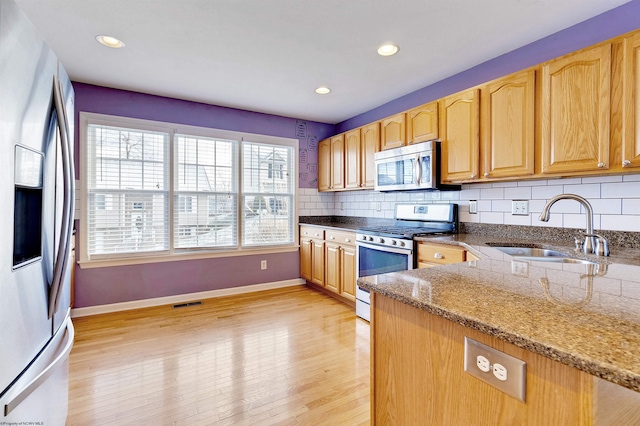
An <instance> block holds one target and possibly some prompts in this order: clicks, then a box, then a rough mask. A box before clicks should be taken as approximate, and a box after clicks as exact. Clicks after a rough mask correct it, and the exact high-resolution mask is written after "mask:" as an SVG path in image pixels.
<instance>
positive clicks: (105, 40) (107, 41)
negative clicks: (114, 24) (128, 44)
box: [96, 35, 124, 49]
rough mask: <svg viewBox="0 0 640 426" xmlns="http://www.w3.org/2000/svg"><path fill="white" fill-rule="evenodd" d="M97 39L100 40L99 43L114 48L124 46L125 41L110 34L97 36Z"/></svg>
mask: <svg viewBox="0 0 640 426" xmlns="http://www.w3.org/2000/svg"><path fill="white" fill-rule="evenodd" d="M96 40H98V43H100V44H101V45H103V46H107V47H111V48H113V49H120V48H121V47H124V43H123V42H122V41H121V40H118V39H117V38H115V37H111V36H108V35H99V36H96Z"/></svg>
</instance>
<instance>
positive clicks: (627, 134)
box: [622, 33, 640, 168]
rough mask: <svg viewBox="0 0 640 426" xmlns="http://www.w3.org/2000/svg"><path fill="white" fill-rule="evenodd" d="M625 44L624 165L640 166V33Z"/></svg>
mask: <svg viewBox="0 0 640 426" xmlns="http://www.w3.org/2000/svg"><path fill="white" fill-rule="evenodd" d="M623 45H624V56H623V77H622V78H623V83H622V85H623V89H622V92H623V95H622V97H623V98H622V111H623V116H622V129H623V133H622V167H625V168H626V167H640V134H639V133H640V33H637V34H634V35H633V36H631V37H627V38H626V39H624V42H623Z"/></svg>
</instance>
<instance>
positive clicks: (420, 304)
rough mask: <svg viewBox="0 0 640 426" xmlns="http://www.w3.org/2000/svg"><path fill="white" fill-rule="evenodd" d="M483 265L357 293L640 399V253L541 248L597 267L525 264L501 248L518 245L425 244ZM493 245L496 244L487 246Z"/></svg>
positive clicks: (380, 283) (373, 285) (462, 237)
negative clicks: (463, 253)
mask: <svg viewBox="0 0 640 426" xmlns="http://www.w3.org/2000/svg"><path fill="white" fill-rule="evenodd" d="M421 239H422V240H425V241H433V242H439V243H444V244H453V245H458V246H460V245H461V246H464V247H465V248H466V249H467V250H469V251H470V252H472V253H474V254H476V255H477V256H478V257H479V258H480V260H477V261H471V262H463V263H458V264H452V265H443V266H438V267H434V268H428V269H415V270H411V271H402V272H394V273H390V274H384V275H377V276H371V277H363V278H360V279H359V280H358V285H359V286H361V287H363V288H366V289H369V290H371V291H373V292H376V293H380V294H383V295H385V296H388V297H390V298H393V299H395V300H398V301H401V302H403V303H406V304H409V305H412V306H414V307H416V308H419V309H422V310H425V311H427V312H430V313H433V314H435V315H439V316H441V317H444V318H447V319H449V320H451V321H454V322H456V323H459V324H462V325H464V326H467V327H470V328H473V329H476V330H479V331H481V332H484V333H486V334H488V335H491V336H494V337H496V338H499V339H501V340H504V341H506V342H509V343H512V344H514V345H516V346H519V347H522V348H524V349H527V350H529V351H531V352H535V353H538V354H541V355H543V356H546V357H548V358H551V359H554V360H557V361H559V362H562V363H564V364H566V365H569V366H572V367H575V368H578V369H579V370H582V371H585V372H587V373H590V374H592V375H595V376H598V377H601V378H603V379H605V380H608V381H610V382H613V383H617V384H619V385H621V386H624V387H626V388H629V389H633V390H635V391H637V392H640V350H639V349H638V348H640V250H638V249H634V248H616V247H615V246H612V247H611V256H610V257H607V258H602V257H598V256H593V255H585V254H582V253H575V252H574V250H573V247H571V246H568V245H562V244H560V243H558V242H547V243H545V242H536V245H537V246H539V247H541V248H552V249H555V250H559V251H562V252H564V253H567V254H570V255H572V256H574V257H577V258H582V259H587V260H592V261H596V262H599V264H597V265H593V264H591V265H585V264H575V263H551V262H539V261H524V260H518V258H516V257H512V256H510V255H508V254H504V253H503V252H501V251H499V250H497V249H495V248H492V247H491V246H490V245H496V243H499V244H504V245H509V244H513V245H518V244H520V245H528V244H530V243H531V241H523V240H522V239H518V238H508V237H495V236H494V237H492V236H481V235H470V234H458V235H450V236H434V237H425V238H421ZM488 244H489V245H488Z"/></svg>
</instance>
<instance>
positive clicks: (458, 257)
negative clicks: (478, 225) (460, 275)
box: [418, 241, 478, 268]
mask: <svg viewBox="0 0 640 426" xmlns="http://www.w3.org/2000/svg"><path fill="white" fill-rule="evenodd" d="M477 259H478V258H477V257H476V256H474V255H473V254H472V253H469V252H468V251H467V250H465V249H464V248H462V247H457V246H452V245H450V244H437V243H430V242H423V241H421V242H419V243H418V268H431V267H432V266H438V265H448V264H450V263H458V262H466V261H468V260H477Z"/></svg>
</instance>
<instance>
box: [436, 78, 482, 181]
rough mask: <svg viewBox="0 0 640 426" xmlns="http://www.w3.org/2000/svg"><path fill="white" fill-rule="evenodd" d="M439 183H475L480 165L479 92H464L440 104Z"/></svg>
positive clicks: (474, 90) (476, 90)
mask: <svg viewBox="0 0 640 426" xmlns="http://www.w3.org/2000/svg"><path fill="white" fill-rule="evenodd" d="M440 118H441V124H440V137H441V140H442V181H443V182H459V181H467V180H469V179H477V178H478V173H479V162H480V134H479V128H480V91H479V90H478V89H472V90H467V91H464V92H460V93H457V94H455V95H451V96H447V97H446V98H444V99H442V100H441V101H440Z"/></svg>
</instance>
